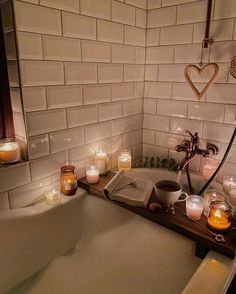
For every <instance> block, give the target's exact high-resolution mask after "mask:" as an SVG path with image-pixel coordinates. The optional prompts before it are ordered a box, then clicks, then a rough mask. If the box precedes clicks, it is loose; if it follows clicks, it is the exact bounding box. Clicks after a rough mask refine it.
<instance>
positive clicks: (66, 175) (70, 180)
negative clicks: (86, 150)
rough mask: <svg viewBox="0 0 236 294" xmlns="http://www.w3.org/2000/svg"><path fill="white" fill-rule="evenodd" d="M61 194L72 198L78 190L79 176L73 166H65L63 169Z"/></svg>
mask: <svg viewBox="0 0 236 294" xmlns="http://www.w3.org/2000/svg"><path fill="white" fill-rule="evenodd" d="M60 183H61V192H62V193H63V194H64V195H67V196H72V195H74V194H75V193H76V190H77V176H76V173H75V167H74V166H73V165H64V166H62V168H61V177H60Z"/></svg>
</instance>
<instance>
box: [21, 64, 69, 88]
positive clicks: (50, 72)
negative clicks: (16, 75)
mask: <svg viewBox="0 0 236 294" xmlns="http://www.w3.org/2000/svg"><path fill="white" fill-rule="evenodd" d="M21 74H22V83H23V86H42V85H60V84H63V83H64V72H63V63H62V62H58V61H36V60H25V61H21Z"/></svg>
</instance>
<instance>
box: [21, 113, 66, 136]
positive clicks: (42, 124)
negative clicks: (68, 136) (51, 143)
mask: <svg viewBox="0 0 236 294" xmlns="http://www.w3.org/2000/svg"><path fill="white" fill-rule="evenodd" d="M26 123H27V130H28V134H29V136H33V135H38V134H42V133H46V132H49V131H56V130H60V129H65V128H66V110H65V109H57V110H47V111H40V112H38V111H37V112H30V113H27V115H26Z"/></svg>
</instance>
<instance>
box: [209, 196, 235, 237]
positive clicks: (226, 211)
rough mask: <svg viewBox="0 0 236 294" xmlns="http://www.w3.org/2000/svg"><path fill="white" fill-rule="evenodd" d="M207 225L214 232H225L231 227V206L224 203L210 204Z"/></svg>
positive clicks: (215, 202)
mask: <svg viewBox="0 0 236 294" xmlns="http://www.w3.org/2000/svg"><path fill="white" fill-rule="evenodd" d="M207 223H208V226H209V227H210V228H211V229H213V230H214V231H216V232H221V233H224V232H227V231H228V230H229V228H230V226H231V206H230V205H229V204H228V203H226V202H224V201H213V202H211V204H210V212H209V216H208V219H207Z"/></svg>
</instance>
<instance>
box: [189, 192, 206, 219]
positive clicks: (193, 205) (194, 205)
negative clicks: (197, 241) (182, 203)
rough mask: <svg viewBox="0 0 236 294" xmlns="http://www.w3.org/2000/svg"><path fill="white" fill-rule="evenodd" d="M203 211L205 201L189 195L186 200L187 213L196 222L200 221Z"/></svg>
mask: <svg viewBox="0 0 236 294" xmlns="http://www.w3.org/2000/svg"><path fill="white" fill-rule="evenodd" d="M202 211H203V199H202V197H200V196H197V195H189V196H188V198H187V200H186V213H187V215H188V216H190V217H192V218H193V219H195V220H200V218H201V215H202Z"/></svg>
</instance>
